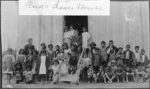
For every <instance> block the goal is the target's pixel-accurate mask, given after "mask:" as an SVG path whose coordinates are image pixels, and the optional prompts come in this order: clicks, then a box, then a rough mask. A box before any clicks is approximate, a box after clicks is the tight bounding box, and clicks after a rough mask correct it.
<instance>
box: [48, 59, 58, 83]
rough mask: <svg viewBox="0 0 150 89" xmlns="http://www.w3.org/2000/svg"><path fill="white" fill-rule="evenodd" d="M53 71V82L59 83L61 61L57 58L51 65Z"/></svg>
mask: <svg viewBox="0 0 150 89" xmlns="http://www.w3.org/2000/svg"><path fill="white" fill-rule="evenodd" d="M49 69H50V70H52V71H53V81H52V82H51V84H54V83H58V81H59V61H57V60H55V61H54V64H53V65H52V66H50V67H49Z"/></svg>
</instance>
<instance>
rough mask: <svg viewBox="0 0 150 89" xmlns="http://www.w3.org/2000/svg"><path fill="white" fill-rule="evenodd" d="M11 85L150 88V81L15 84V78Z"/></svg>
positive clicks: (4, 82) (24, 86)
mask: <svg viewBox="0 0 150 89" xmlns="http://www.w3.org/2000/svg"><path fill="white" fill-rule="evenodd" d="M2 82H3V84H2V87H3V88H6V85H7V82H6V79H3V81H2ZM11 85H12V87H13V88H149V87H150V82H149V81H147V82H143V83H137V82H128V83H112V84H104V83H97V84H93V83H87V82H80V84H79V85H75V84H68V83H63V82H61V83H59V84H53V85H51V84H50V82H48V83H47V84H46V82H45V83H43V84H15V81H14V80H11Z"/></svg>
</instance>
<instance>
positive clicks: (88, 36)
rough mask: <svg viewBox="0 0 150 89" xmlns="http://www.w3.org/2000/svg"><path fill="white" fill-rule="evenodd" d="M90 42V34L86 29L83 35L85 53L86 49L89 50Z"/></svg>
mask: <svg viewBox="0 0 150 89" xmlns="http://www.w3.org/2000/svg"><path fill="white" fill-rule="evenodd" d="M89 40H90V34H89V33H88V32H87V30H86V28H85V27H84V28H83V33H82V48H83V50H84V51H85V49H87V48H88V45H89Z"/></svg>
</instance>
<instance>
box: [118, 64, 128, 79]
mask: <svg viewBox="0 0 150 89" xmlns="http://www.w3.org/2000/svg"><path fill="white" fill-rule="evenodd" d="M125 74H126V73H125V70H124V68H123V65H121V64H119V65H118V69H117V82H120V78H122V80H123V82H125Z"/></svg>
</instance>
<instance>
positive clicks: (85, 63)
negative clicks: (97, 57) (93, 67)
mask: <svg viewBox="0 0 150 89" xmlns="http://www.w3.org/2000/svg"><path fill="white" fill-rule="evenodd" d="M82 61H83V67H85V66H89V65H90V64H91V60H90V58H88V57H87V58H83V59H82Z"/></svg>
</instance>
